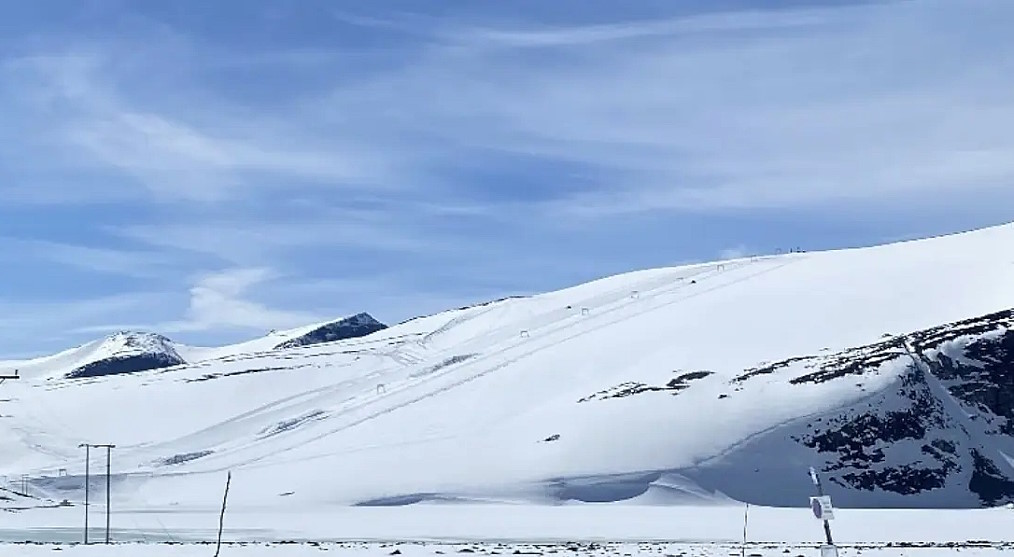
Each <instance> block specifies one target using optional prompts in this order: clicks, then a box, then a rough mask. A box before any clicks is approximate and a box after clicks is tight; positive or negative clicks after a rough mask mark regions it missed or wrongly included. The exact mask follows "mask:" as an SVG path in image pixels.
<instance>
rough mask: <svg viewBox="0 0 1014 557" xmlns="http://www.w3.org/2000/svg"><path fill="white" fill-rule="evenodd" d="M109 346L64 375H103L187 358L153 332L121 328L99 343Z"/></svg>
mask: <svg viewBox="0 0 1014 557" xmlns="http://www.w3.org/2000/svg"><path fill="white" fill-rule="evenodd" d="M106 346H108V347H109V349H110V351H111V355H110V356H109V357H107V358H103V359H100V360H96V361H93V362H89V363H87V364H84V365H82V366H80V367H77V368H75V369H73V370H71V371H70V372H69V373H68V374H67V377H68V378H71V379H79V378H84V377H102V376H106V375H122V374H127V373H137V372H141V371H148V370H152V369H162V368H167V367H172V366H178V365H182V364H185V363H186V362H185V361H184V360H183V358H181V357H180V355H179V354H177V353H176V349H175V348H174V347H173V344H172V341H171V340H169V339H168V338H166V337H164V336H161V335H156V334H152V333H137V332H121V333H117V334H115V335H112V336H110V337H109V338H107V339H106V340H105V341H104V344H103V345H102V347H106Z"/></svg>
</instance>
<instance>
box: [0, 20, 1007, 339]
mask: <svg viewBox="0 0 1014 557" xmlns="http://www.w3.org/2000/svg"><path fill="white" fill-rule="evenodd" d="M4 11H5V13H4V17H3V20H2V21H0V105H2V106H3V112H2V116H0V121H2V125H0V260H2V261H3V267H2V268H3V273H0V357H9V358H14V357H23V356H28V355H33V354H40V353H46V352H51V351H54V350H56V349H60V348H65V347H68V346H71V345H74V344H77V343H80V342H83V341H86V340H90V339H92V338H96V337H100V336H102V335H105V334H108V333H110V332H113V331H115V330H119V329H123V328H143V329H149V330H157V331H160V332H163V333H166V334H168V335H170V336H172V337H173V338H175V339H178V340H181V341H185V342H189V343H195V344H215V343H224V342H229V341H234V340H238V339H242V338H247V337H253V336H259V335H261V334H263V333H264V332H266V331H267V330H269V329H272V328H284V327H291V326H296V325H300V324H305V323H307V322H312V321H316V320H324V319H329V318H332V317H336V316H340V315H344V314H349V313H353V312H358V311H369V312H371V313H373V314H374V315H375V316H377V317H378V318H380V319H382V320H385V321H388V322H396V321H399V320H402V319H405V318H408V317H411V316H414V315H418V314H424V313H431V312H434V311H439V310H442V309H446V308H449V307H452V306H458V305H463V304H467V303H471V302H476V301H483V300H486V299H490V298H494V297H499V296H502V295H509V294H519V293H532V292H538V291H545V290H550V289H555V288H559V287H564V286H568V285H571V284H575V283H579V282H582V281H586V280H590V279H593V278H596V277H599V276H603V275H608V274H613V273H617V272H622V271H627V270H633V269H638V268H645V267H652V266H664V265H670V264H674V263H679V262H685V261H695V260H705V259H712V258H716V257H720V256H727V255H735V254H745V253H765V252H773V251H775V250H777V249H779V248H787V247H794V246H799V247H803V248H806V249H811V250H812V249H824V248H834V247H845V246H857V245H866V244H872V243H880V242H885V241H891V240H896V239H901V238H912V237H916V236H924V235H930V234H939V233H945V232H951V231H956V230H962V229H968V228H974V227H979V226H984V225H991V224H997V223H1001V222H1006V221H1008V220H1014V219H1012V216H1011V211H1012V207H1014V135H1012V134H1011V130H1012V129H1014V95H1011V91H1014V34H1012V33H1010V29H1011V27H1012V25H1014V2H1009V1H1007V0H994V1H988V0H961V1H957V0H955V1H943V0H911V1H906V2H844V1H842V2H836V1H831V0H824V1H816V0H814V1H806V0H796V1H780V2H775V1H769V2H762V1H759V0H749V1H748V0H739V1H714V0H708V1H704V0H700V1H696V0H692V1H681V2H673V1H670V0H664V1H663V0H644V1H640V2H621V1H604V0H593V1H589V0H580V1H578V0H559V1H554V2H545V1H544V0H537V1H536V0H514V1H511V2H479V1H470V2H465V1H458V0H449V1H443V2H439V3H438V2H409V1H408V0H399V1H371V2H351V1H345V2H340V1H325V0H321V1H310V0H307V1H302V2H263V1H258V0H242V1H240V0H222V1H218V2H203V1H200V2H199V1H194V0H185V1H176V2H158V3H156V2H130V1H126V0H123V1H111V0H80V1H78V0H74V1H71V0H65V1H47V0H40V1H36V2H16V3H11V4H10V5H8V6H5V9H4Z"/></svg>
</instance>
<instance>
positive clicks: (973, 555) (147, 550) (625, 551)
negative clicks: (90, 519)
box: [0, 542, 1012, 557]
mask: <svg viewBox="0 0 1014 557" xmlns="http://www.w3.org/2000/svg"><path fill="white" fill-rule="evenodd" d="M0 549H2V550H4V552H5V553H4V554H5V555H10V556H11V557H37V556H41V555H46V556H51V555H52V554H53V551H54V550H59V551H61V552H62V553H61V555H68V556H78V555H80V556H82V557H99V556H101V557H135V556H137V557H198V556H200V557H207V556H208V555H212V554H213V552H214V546H213V545H210V544H207V545H152V544H141V545H139V544H124V545H113V546H87V547H85V546H48V545H31V546H3V545H0ZM1011 549H1012V546H1011V545H1010V544H953V545H952V544H946V545H943V546H937V545H934V544H913V545H904V546H896V545H891V546H887V545H879V544H860V545H847V546H842V547H840V550H839V555H841V556H842V557H846V556H859V555H862V556H866V557H888V556H890V557H899V556H909V555H913V556H919V557H945V556H947V557H949V556H951V555H954V554H955V552H958V551H960V552H961V555H964V556H968V557H978V556H985V555H989V556H993V555H996V554H997V552H998V551H1010V550H1011ZM322 552H323V553H324V554H325V555H326V554H335V555H348V556H351V557H389V556H392V555H402V556H404V557H431V556H441V555H457V556H458V557H462V556H476V557H480V556H487V555H530V556H534V555H561V556H572V557H631V556H633V555H653V556H663V555H664V556H677V555H679V556H681V557H727V556H737V555H741V554H745V555H749V556H750V557H768V556H770V557H802V556H817V555H819V551H818V549H817V548H816V547H814V546H812V545H791V544H748V545H746V546H745V547H744V546H742V545H739V544H681V543H653V542H649V543H606V544H579V543H575V544H566V545H535V544H482V543H477V544H463V545H437V544H427V543H422V544H404V543H388V544H367V543H340V544H332V543H323V544H318V543H314V544H290V543H264V544H237V545H226V546H224V547H223V548H222V555H223V556H230V557H231V556H237V557H305V556H311V555H312V556H319V555H321V554H322Z"/></svg>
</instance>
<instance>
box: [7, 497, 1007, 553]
mask: <svg viewBox="0 0 1014 557" xmlns="http://www.w3.org/2000/svg"><path fill="white" fill-rule="evenodd" d="M745 511H746V509H745V507H744V506H742V505H736V506H709V507H689V506H679V507H645V506H638V505H618V504H611V505H587V504H576V505H565V506H557V507H548V506H533V505H507V506H503V505H481V506H474V505H433V504H420V505H414V506H409V507H392V508H347V507H330V508H328V507H321V508H317V509H305V510H302V511H284V512H279V511H277V510H270V509H262V510H257V511H254V510H249V511H230V512H229V513H227V516H226V530H225V536H224V539H225V540H226V541H233V542H277V541H298V542H343V541H370V542H387V541H400V542H422V541H425V542H442V543H459V542H487V543H491V542H503V543H507V542H510V543H566V542H574V541H577V542H631V543H633V542H648V541H666V542H673V543H677V542H678V543H704V544H713V543H726V544H728V543H739V542H740V541H741V540H742V537H743V519H744V514H745ZM93 513H94V514H93V515H92V534H91V536H92V539H93V540H95V539H101V538H102V537H103V536H104V531H103V529H102V528H103V524H104V520H103V516H102V511H101V509H93ZM748 515H749V523H748V532H747V536H748V540H749V541H751V542H757V543H779V544H789V545H800V544H808V543H818V542H820V541H822V540H823V530H822V527H821V523H820V522H819V521H817V520H815V519H814V518H813V516H812V515H811V514H810V511H809V509H807V508H797V509H779V508H770V507H752V506H751V507H750V509H749V513H748ZM82 517H83V514H82V509H80V508H65V509H46V510H34V511H28V512H24V513H18V514H4V515H0V519H2V522H0V540H4V541H38V542H76V541H80V539H81V535H82V528H81V520H82ZM217 524H218V513H217V511H214V510H212V509H208V510H206V511H202V512H197V511H192V510H168V509H166V510H161V511H145V512H118V513H114V515H113V517H112V527H113V532H112V537H113V539H114V540H118V541H130V542H164V541H173V542H190V543H194V542H205V541H212V540H214V539H215V535H216V527H217ZM1012 525H1014V510H1009V509H988V510H906V509H876V510H865V509H864V510H857V509H840V510H839V511H838V513H837V517H836V519H835V520H834V521H833V523H832V527H833V530H834V537H835V540H836V541H837V542H839V543H843V544H852V545H855V544H886V543H899V542H906V543H935V544H946V543H965V542H970V541H987V542H990V543H999V542H1004V541H1008V540H1011V539H1012V536H1011V532H1012Z"/></svg>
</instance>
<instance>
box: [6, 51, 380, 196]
mask: <svg viewBox="0 0 1014 557" xmlns="http://www.w3.org/2000/svg"><path fill="white" fill-rule="evenodd" d="M111 56H113V53H105V52H102V51H95V50H86V51H84V52H74V51H71V52H64V53H58V54H54V55H44V56H30V57H23V58H19V59H15V60H12V61H7V63H6V64H3V66H0V69H2V71H3V73H4V77H5V78H6V81H7V83H8V84H11V85H8V87H7V90H8V94H9V95H12V96H14V97H15V98H16V99H17V100H18V101H19V102H20V104H22V105H25V106H29V107H31V108H32V109H33V110H34V111H35V112H34V116H35V118H37V119H38V120H39V121H42V122H44V123H45V127H44V128H40V129H42V130H45V131H44V132H43V133H42V136H43V137H42V139H41V141H42V143H43V144H45V145H48V146H49V147H50V148H52V149H58V150H59V155H61V156H62V158H63V159H64V162H65V163H67V164H76V165H80V166H82V167H86V168H91V169H92V170H95V169H101V168H102V167H103V166H104V167H106V168H109V169H114V170H116V171H119V172H121V173H122V174H123V175H124V176H127V177H129V178H131V180H128V181H125V182H120V183H119V185H111V186H107V188H108V189H113V188H115V192H107V194H109V195H112V194H114V193H118V194H121V195H122V196H127V197H133V198H139V197H141V196H140V195H138V192H137V191H136V189H137V187H138V186H140V187H142V188H144V189H145V190H147V192H149V193H151V194H153V195H154V196H155V200H163V201H187V200H192V201H222V200H228V199H230V198H233V197H236V196H237V195H249V194H250V193H251V192H252V191H253V190H255V189H267V190H276V189H278V190H283V191H284V190H286V189H290V188H291V187H292V185H291V182H292V181H293V180H298V181H299V183H300V185H302V186H303V187H310V186H314V187H321V186H323V187H328V188H336V189H353V190H354V189H359V188H383V187H385V186H387V185H390V184H393V183H394V181H393V180H392V179H390V177H389V176H388V172H389V169H390V168H391V165H389V164H388V163H389V161H387V160H386V157H384V158H378V157H376V156H374V155H373V154H371V152H369V151H368V150H363V149H360V148H358V147H357V146H356V145H355V143H354V142H342V140H340V139H335V140H330V139H328V136H327V135H314V134H312V133H307V132H306V131H305V130H303V129H300V127H299V126H295V127H293V126H289V125H287V124H285V123H284V121H283V120H276V119H272V118H270V117H262V116H259V115H257V114H256V113H249V112H248V113H237V111H236V110H217V107H215V106H203V105H199V106H194V107H192V108H191V109H190V110H182V111H181V110H179V109H177V110H175V111H174V112H173V113H169V112H167V111H165V110H164V109H163V110H160V109H158V108H147V107H145V106H143V103H140V102H138V101H131V100H130V99H129V98H126V97H125V96H124V94H123V92H121V91H120V90H118V89H117V88H116V87H115V86H113V85H112V83H114V82H116V81H119V80H122V79H124V78H128V79H140V78H141V76H142V75H143V74H144V73H146V72H148V71H149V68H147V67H145V68H134V69H132V70H130V71H128V72H127V75H123V74H122V73H117V72H123V71H124V70H123V69H122V68H118V67H117V66H115V65H113V64H111V63H110V62H109V58H110V57H111ZM48 185H49V186H50V187H51V188H55V189H56V190H57V191H56V192H55V193H54V192H47V191H42V192H38V193H41V197H43V198H50V199H55V200H61V199H70V200H73V199H75V198H77V197H78V196H75V195H74V193H75V192H79V188H76V187H75V186H74V184H73V182H70V183H51V184H48ZM104 189H105V188H104ZM61 190H69V191H66V192H64V191H61ZM90 193H91V194H92V195H96V194H97V195H100V196H101V194H102V192H90ZM61 194H62V195H61ZM36 195H37V193H34V192H33V194H32V197H35V196H36Z"/></svg>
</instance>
